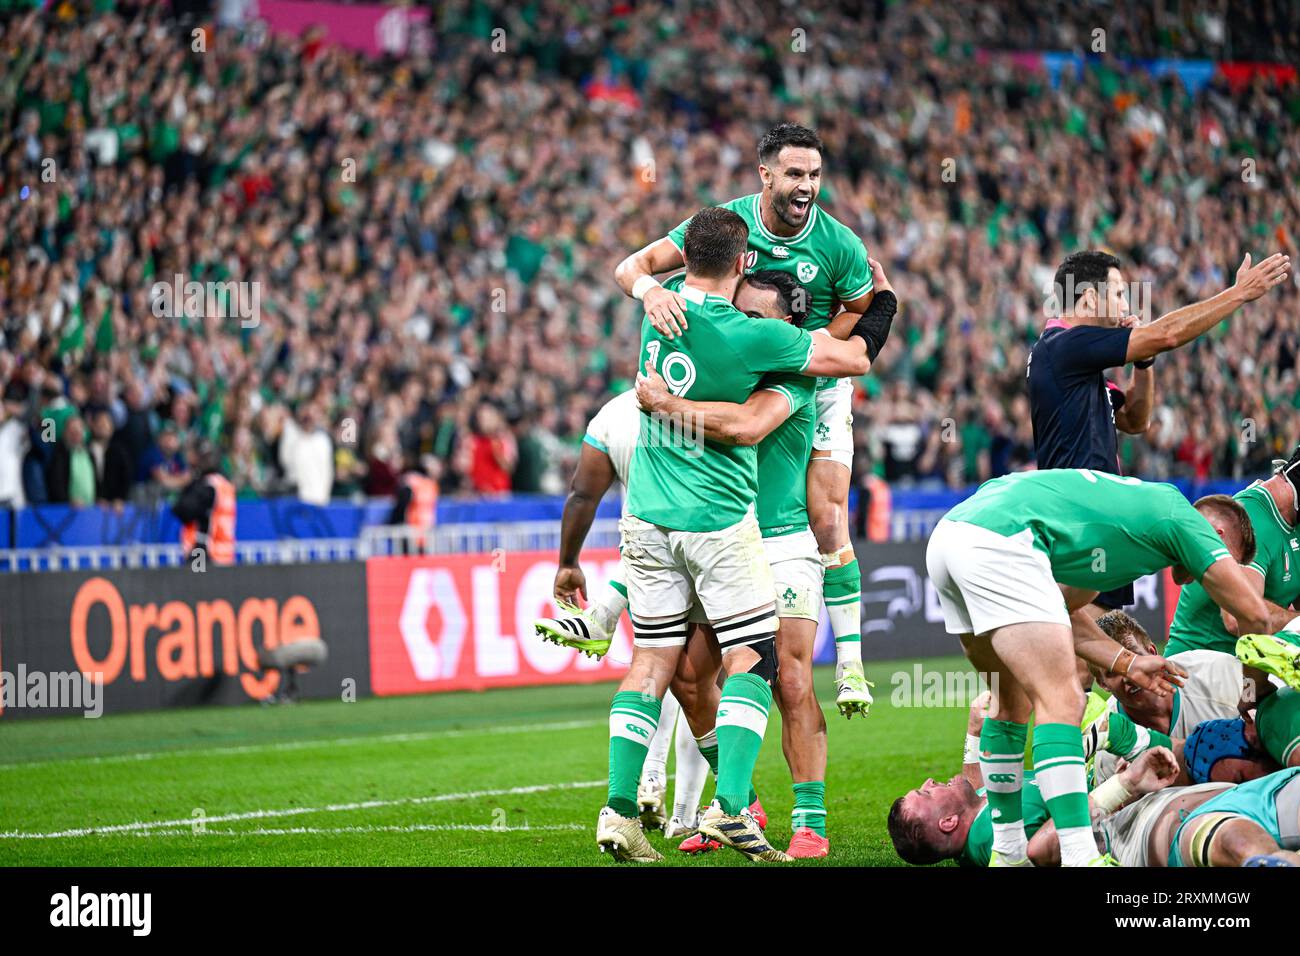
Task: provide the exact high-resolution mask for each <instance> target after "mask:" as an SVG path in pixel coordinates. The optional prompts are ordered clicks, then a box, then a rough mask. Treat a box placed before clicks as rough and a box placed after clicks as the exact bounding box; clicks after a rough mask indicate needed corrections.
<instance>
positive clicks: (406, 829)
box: [131, 823, 590, 837]
mask: <svg viewBox="0 0 1300 956" xmlns="http://www.w3.org/2000/svg"><path fill="white" fill-rule="evenodd" d="M588 829H590V827H588V826H584V825H583V824H581V823H544V824H539V825H538V826H532V825H530V824H527V823H525V824H521V825H520V826H496V825H494V824H491V823H411V824H406V825H402V824H393V825H391V826H357V827H257V828H255V829H252V830H210V829H206V828H205V829H203V830H196V829H195V828H194V827H193V826H190V827H186V828H179V827H178V828H176V829H174V830H148V831H144V832H135V833H132V834H131V836H135V837H159V836H168V837H170V836H238V837H247V836H312V835H320V834H323V835H329V836H336V835H338V834H343V833H529V832H542V831H556V830H588Z"/></svg>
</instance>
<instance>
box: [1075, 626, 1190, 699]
mask: <svg viewBox="0 0 1300 956" xmlns="http://www.w3.org/2000/svg"><path fill="white" fill-rule="evenodd" d="M1070 629H1071V633H1072V635H1073V637H1074V653H1075V654H1077V655H1078V656H1079V657H1081V658H1083V659H1084V660H1085V661H1087V662H1088V663H1089V664H1093V665H1095V666H1097V667H1099V668H1100V669H1101V670H1103V671H1109V672H1110V673H1112V674H1120V675H1122V676H1124V677H1127V678H1128V679H1129V680H1130V681H1132V682H1133V683H1134V684H1136V685H1137V686H1138V687H1141V688H1143V689H1144V690H1149V691H1152V692H1153V693H1154V694H1156V695H1157V696H1159V697H1167V696H1168V695H1170V694H1172V693H1173V692H1174V688H1175V687H1181V686H1182V684H1183V678H1185V677H1186V676H1187V671H1185V670H1183V668H1181V667H1179V666H1178V665H1177V664H1174V663H1172V662H1171V661H1167V660H1165V659H1164V658H1163V657H1160V656H1159V655H1157V654H1143V655H1140V656H1139V655H1137V654H1134V653H1133V652H1132V651H1130V650H1128V649H1127V648H1125V647H1123V646H1121V645H1120V644H1118V643H1117V642H1116V641H1114V640H1113V639H1112V638H1111V637H1110V636H1109V635H1107V634H1106V632H1105V631H1103V630H1102V629H1101V628H1099V627H1098V626H1097V623H1096V622H1095V621H1094V620H1093V619H1092V617H1091V615H1089V614H1088V612H1087V611H1085V610H1084V609H1083V608H1079V609H1078V610H1074V611H1071V612H1070Z"/></svg>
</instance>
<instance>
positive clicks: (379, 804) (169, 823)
mask: <svg viewBox="0 0 1300 956" xmlns="http://www.w3.org/2000/svg"><path fill="white" fill-rule="evenodd" d="M607 782H608V781H606V780H588V781H582V782H576V783H543V784H536V785H534V786H530V787H506V788H505V789H501V790H469V791H466V792H464V793H437V794H431V795H429V796H424V797H398V798H397V799H394V800H362V801H358V802H356V803H331V804H326V805H325V806H323V807H281V808H279V809H274V810H246V811H243V812H241V813H222V814H218V815H216V816H210V817H206V816H205V817H193V816H191V817H183V818H181V819H179V820H137V821H135V822H133V823H115V824H111V825H109V826H102V827H75V828H72V829H68V830H51V831H48V832H27V831H22V830H9V831H7V832H3V833H0V840H55V839H60V838H65V837H83V836H112V835H115V834H138V833H144V832H150V831H154V830H179V829H190V830H192V829H193V828H194V827H195V826H196V825H198V824H201V825H203V826H206V825H207V824H209V823H234V822H236V821H239V820H272V819H276V818H279V817H298V816H306V815H309V814H314V813H346V812H349V811H353V810H377V809H381V808H383V807H414V806H421V805H423V804H429V803H445V802H447V801H450V800H476V799H479V798H481V797H504V796H516V795H519V794H528V793H548V792H551V791H555V790H588V789H592V788H595V787H603V786H605V785H606V783H607ZM488 829H491V827H488Z"/></svg>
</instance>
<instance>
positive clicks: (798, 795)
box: [790, 780, 826, 836]
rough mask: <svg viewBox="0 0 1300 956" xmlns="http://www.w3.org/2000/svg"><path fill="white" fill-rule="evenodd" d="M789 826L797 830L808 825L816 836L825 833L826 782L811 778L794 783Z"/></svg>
mask: <svg viewBox="0 0 1300 956" xmlns="http://www.w3.org/2000/svg"><path fill="white" fill-rule="evenodd" d="M790 827H791V829H794V830H798V829H799V828H800V827H808V828H809V829H810V830H812V831H813V832H814V833H816V834H817V835H818V836H825V835H826V783H825V781H822V780H813V781H810V782H808V783H796V784H795V785H794V809H793V810H791V811H790Z"/></svg>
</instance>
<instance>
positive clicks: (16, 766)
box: [0, 719, 609, 770]
mask: <svg viewBox="0 0 1300 956" xmlns="http://www.w3.org/2000/svg"><path fill="white" fill-rule="evenodd" d="M608 723H609V721H608V719H606V720H564V721H558V722H556V723H551V724H512V725H507V726H505V727H470V728H466V729H464V730H428V731H420V732H418V733H407V734H378V735H375V736H373V737H365V736H359V737H330V738H321V739H317V740H286V741H284V742H282V743H275V744H240V745H239V746H234V747H192V748H189V749H184V750H152V751H141V752H139V753H130V754H112V755H109V756H107V757H57V758H54V759H52V760H30V761H25V762H19V763H0V770H24V769H26V768H28V767H49V766H54V765H57V764H78V763H89V764H104V763H132V762H134V761H137V760H161V759H165V758H168V757H208V756H218V757H220V756H226V755H230V754H249V753H258V752H261V751H267V752H273V753H274V752H282V751H289V750H312V749H314V748H317V747H350V746H354V745H356V744H386V743H409V742H412V741H418V740H437V739H439V738H447V739H454V738H456V737H474V736H478V735H480V734H519V733H533V732H537V731H546V732H549V731H556V730H577V729H579V728H582V727H605V726H607V725H608Z"/></svg>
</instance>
